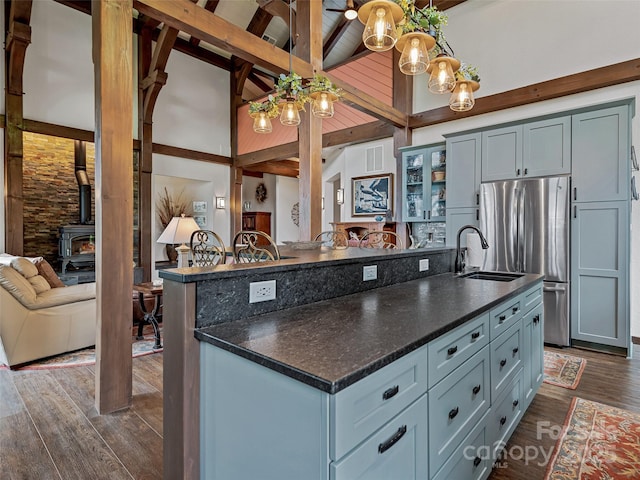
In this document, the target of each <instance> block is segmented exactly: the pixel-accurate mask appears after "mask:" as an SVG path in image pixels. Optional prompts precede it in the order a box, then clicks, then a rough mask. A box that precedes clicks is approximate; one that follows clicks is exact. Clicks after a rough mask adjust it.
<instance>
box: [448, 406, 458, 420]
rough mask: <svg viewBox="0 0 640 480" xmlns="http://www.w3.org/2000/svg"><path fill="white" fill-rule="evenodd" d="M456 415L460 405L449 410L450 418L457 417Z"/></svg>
mask: <svg viewBox="0 0 640 480" xmlns="http://www.w3.org/2000/svg"><path fill="white" fill-rule="evenodd" d="M456 415H458V407H456V408H453V409H451V411H450V412H449V419H450V420H453V419H454V418H456Z"/></svg>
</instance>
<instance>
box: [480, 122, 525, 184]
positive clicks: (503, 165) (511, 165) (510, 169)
mask: <svg viewBox="0 0 640 480" xmlns="http://www.w3.org/2000/svg"><path fill="white" fill-rule="evenodd" d="M521 165H522V125H512V126H509V127H501V128H494V129H491V130H485V131H484V132H482V181H483V182H492V181H495V180H506V179H510V178H517V177H519V176H520V175H521V170H520V169H521Z"/></svg>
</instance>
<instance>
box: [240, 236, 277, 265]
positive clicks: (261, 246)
mask: <svg viewBox="0 0 640 480" xmlns="http://www.w3.org/2000/svg"><path fill="white" fill-rule="evenodd" d="M233 259H234V261H235V262H236V263H253V262H265V261H268V260H280V251H279V250H278V246H277V245H276V242H274V241H273V238H271V236H270V235H268V234H266V233H264V232H261V231H258V230H241V231H239V232H238V233H236V236H235V237H234V238H233Z"/></svg>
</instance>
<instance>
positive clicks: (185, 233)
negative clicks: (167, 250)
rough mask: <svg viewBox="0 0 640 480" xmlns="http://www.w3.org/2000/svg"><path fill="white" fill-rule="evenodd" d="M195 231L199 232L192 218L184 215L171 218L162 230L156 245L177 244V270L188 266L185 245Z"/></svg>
mask: <svg viewBox="0 0 640 480" xmlns="http://www.w3.org/2000/svg"><path fill="white" fill-rule="evenodd" d="M196 230H200V227H199V226H198V224H197V223H196V221H195V220H194V219H193V217H185V216H184V213H183V214H182V215H181V216H179V217H173V218H172V219H171V221H170V222H169V225H167V228H165V229H164V232H162V235H160V238H158V240H157V242H158V243H168V244H170V245H175V244H176V243H179V244H180V246H179V247H176V251H177V252H178V268H182V267H188V266H189V250H190V248H189V247H187V245H186V243H187V242H190V241H191V234H192V233H193V232H195V231H196Z"/></svg>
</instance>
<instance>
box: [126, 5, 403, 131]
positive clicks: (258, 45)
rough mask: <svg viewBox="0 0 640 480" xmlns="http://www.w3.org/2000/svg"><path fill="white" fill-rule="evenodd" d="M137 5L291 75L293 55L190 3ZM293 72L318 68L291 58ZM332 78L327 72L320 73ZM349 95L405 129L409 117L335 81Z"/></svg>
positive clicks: (350, 100)
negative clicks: (290, 67)
mask: <svg viewBox="0 0 640 480" xmlns="http://www.w3.org/2000/svg"><path fill="white" fill-rule="evenodd" d="M134 6H135V8H136V9H138V11H139V12H141V13H142V14H144V15H148V16H150V17H153V18H156V19H158V20H160V21H161V22H163V23H166V24H168V25H170V26H171V27H173V28H176V29H178V30H181V31H183V32H186V33H188V34H189V35H194V36H196V37H199V38H202V40H204V41H207V42H209V43H211V44H212V45H215V46H217V47H219V48H222V49H224V50H226V51H228V52H230V53H232V54H233V55H235V56H237V57H240V58H242V59H244V60H247V61H249V62H251V63H254V64H256V65H260V66H261V67H263V68H265V69H267V70H269V71H273V72H274V73H278V74H279V73H288V72H289V54H288V53H287V52H285V51H284V50H281V49H279V48H277V47H274V46H273V45H271V44H270V43H269V42H266V41H264V40H262V39H260V38H256V37H255V35H252V34H250V33H248V32H246V31H245V30H243V29H241V28H240V27H238V26H236V25H234V24H232V23H230V22H227V21H226V20H224V19H222V18H220V17H218V16H217V15H214V14H212V13H211V12H207V11H206V10H204V9H203V8H202V7H198V6H196V5H193V4H191V3H190V2H189V1H188V0H173V1H171V2H167V1H164V0H134ZM291 63H292V69H293V71H294V72H296V73H297V74H298V75H300V76H302V77H306V78H310V77H312V76H313V74H314V73H315V72H314V69H313V67H312V66H311V65H310V64H309V63H308V62H305V61H303V60H301V59H300V58H298V57H296V56H293V57H292V58H291ZM318 73H322V74H323V75H327V76H329V74H327V73H326V72H318ZM332 81H333V82H334V83H335V84H336V85H337V86H338V87H340V88H342V89H343V90H344V92H345V95H344V97H343V100H344V101H345V102H346V103H348V104H350V105H352V106H354V107H355V108H357V109H359V110H361V111H364V112H366V113H368V114H370V115H372V116H374V117H376V118H378V119H381V120H387V121H389V122H391V123H393V124H394V125H395V126H399V127H405V126H406V125H407V115H406V114H404V113H403V112H400V111H398V110H396V109H394V108H392V107H390V106H388V105H385V104H383V103H382V102H380V101H379V100H377V99H376V98H374V97H372V96H371V95H367V94H365V93H363V92H359V91H358V90H357V89H356V88H355V87H352V86H351V85H348V84H346V83H345V82H343V81H339V80H337V79H334V78H332Z"/></svg>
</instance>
